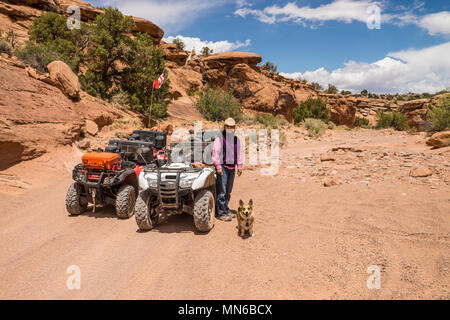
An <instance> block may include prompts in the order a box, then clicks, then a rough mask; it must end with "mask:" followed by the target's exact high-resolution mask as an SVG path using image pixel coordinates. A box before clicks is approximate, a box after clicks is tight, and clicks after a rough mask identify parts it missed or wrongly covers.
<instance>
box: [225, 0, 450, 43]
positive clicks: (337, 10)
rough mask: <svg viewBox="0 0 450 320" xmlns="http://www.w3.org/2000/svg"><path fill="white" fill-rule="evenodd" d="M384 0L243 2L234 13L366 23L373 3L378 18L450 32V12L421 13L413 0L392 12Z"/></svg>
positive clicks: (272, 18) (432, 32)
mask: <svg viewBox="0 0 450 320" xmlns="http://www.w3.org/2000/svg"><path fill="white" fill-rule="evenodd" d="M385 2H386V1H385V0H384V1H383V0H380V1H375V0H334V1H332V2H330V3H328V4H323V5H320V6H318V7H315V8H311V7H309V6H302V7H299V6H298V5H297V4H296V3H295V2H289V3H287V4H286V5H284V6H283V7H280V6H278V5H272V6H269V7H265V8H264V9H262V10H257V9H250V8H248V7H246V6H245V5H242V6H241V7H240V8H239V9H237V10H235V12H234V14H235V15H236V16H240V17H242V18H245V17H247V16H254V17H255V18H256V19H258V20H259V21H261V22H264V23H269V24H274V23H278V22H294V23H298V24H301V25H303V26H306V25H307V23H310V24H311V23H312V24H313V25H312V27H314V23H323V22H325V21H340V22H345V23H351V22H353V21H359V22H363V23H366V22H367V21H368V20H370V17H371V15H372V14H373V12H371V10H368V8H370V7H372V6H378V7H379V8H380V13H381V16H380V18H381V21H382V22H384V23H392V24H395V25H399V26H404V25H407V24H416V25H418V26H419V27H422V28H424V29H427V30H428V32H429V34H430V35H436V34H439V33H440V34H450V12H449V11H442V12H437V13H433V14H429V15H425V16H423V17H421V16H418V15H417V14H416V13H415V12H418V11H422V10H423V6H424V3H423V2H421V1H416V2H414V3H413V4H412V6H410V7H409V8H408V7H405V6H401V7H397V8H396V10H397V11H398V10H400V11H401V12H400V13H398V12H397V11H394V12H387V10H385V9H386V8H385V7H386V6H385V5H384V3H385Z"/></svg>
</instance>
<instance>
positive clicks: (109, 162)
mask: <svg viewBox="0 0 450 320" xmlns="http://www.w3.org/2000/svg"><path fill="white" fill-rule="evenodd" d="M81 161H82V162H83V165H85V166H88V167H90V168H92V169H104V168H106V169H108V170H111V169H112V167H113V166H114V165H117V164H119V155H118V154H117V153H105V152H89V153H86V154H84V155H83V156H82V157H81Z"/></svg>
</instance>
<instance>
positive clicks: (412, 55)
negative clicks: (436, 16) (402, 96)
mask: <svg viewBox="0 0 450 320" xmlns="http://www.w3.org/2000/svg"><path fill="white" fill-rule="evenodd" d="M448 52H450V42H446V43H443V44H441V45H437V46H433V47H429V48H425V49H421V50H415V49H409V50H403V51H398V52H392V53H389V54H388V55H387V56H386V57H385V58H383V59H381V60H378V61H376V62H373V63H366V62H355V61H349V62H347V63H346V64H345V67H344V68H339V69H336V70H333V71H331V72H329V71H327V70H326V69H324V68H319V69H317V70H314V71H306V72H303V73H300V72H295V73H280V74H281V75H283V76H285V77H288V78H297V77H301V78H302V79H307V80H308V81H309V82H319V83H320V84H321V85H322V86H323V87H327V86H328V84H329V83H331V84H334V85H335V86H337V87H338V88H339V89H340V90H350V91H352V92H360V91H362V90H364V89H367V90H369V91H371V92H374V93H397V92H399V93H407V92H417V93H422V92H436V91H440V90H443V89H445V88H448V87H450V59H448Z"/></svg>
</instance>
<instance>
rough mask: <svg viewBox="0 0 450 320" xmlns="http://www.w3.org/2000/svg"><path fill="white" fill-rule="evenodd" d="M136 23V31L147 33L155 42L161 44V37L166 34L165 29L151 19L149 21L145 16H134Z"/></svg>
mask: <svg viewBox="0 0 450 320" xmlns="http://www.w3.org/2000/svg"><path fill="white" fill-rule="evenodd" d="M132 18H133V20H134V23H136V30H135V32H141V33H147V34H148V35H149V36H150V38H152V41H153V43H154V44H159V43H160V41H161V39H162V38H163V36H164V30H163V29H161V28H160V27H158V26H157V25H156V24H154V23H153V22H151V21H148V20H146V19H144V18H137V17H132Z"/></svg>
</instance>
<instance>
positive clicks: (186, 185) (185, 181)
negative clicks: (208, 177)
mask: <svg viewBox="0 0 450 320" xmlns="http://www.w3.org/2000/svg"><path fill="white" fill-rule="evenodd" d="M196 178H197V177H195V178H193V179H183V180H181V181H180V188H190V187H192V184H193V183H194V181H195V179H196Z"/></svg>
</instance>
